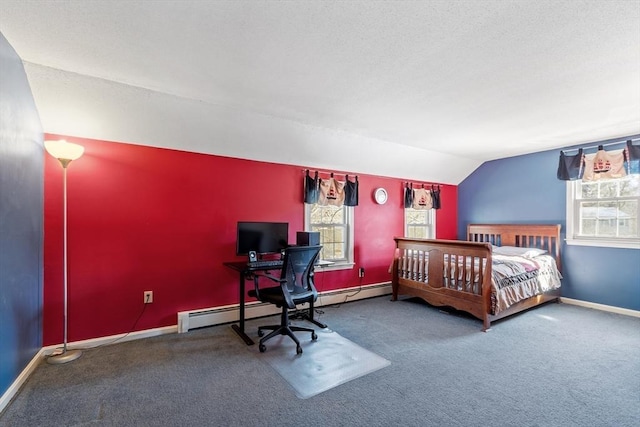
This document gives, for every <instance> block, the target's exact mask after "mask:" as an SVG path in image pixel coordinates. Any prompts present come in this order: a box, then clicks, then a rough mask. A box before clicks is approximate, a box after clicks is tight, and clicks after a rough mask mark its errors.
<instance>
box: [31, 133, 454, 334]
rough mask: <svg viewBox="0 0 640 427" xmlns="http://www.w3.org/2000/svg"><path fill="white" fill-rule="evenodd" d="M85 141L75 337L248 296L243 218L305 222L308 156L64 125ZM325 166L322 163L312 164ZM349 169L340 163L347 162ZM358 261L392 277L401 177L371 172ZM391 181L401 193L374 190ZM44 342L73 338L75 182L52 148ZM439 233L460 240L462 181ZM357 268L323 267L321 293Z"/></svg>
mask: <svg viewBox="0 0 640 427" xmlns="http://www.w3.org/2000/svg"><path fill="white" fill-rule="evenodd" d="M59 138H65V139H66V140H67V141H69V142H75V143H78V144H81V145H83V146H84V147H85V154H84V156H83V157H82V158H80V159H79V160H77V161H74V162H72V163H71V164H70V166H69V168H68V169H67V189H68V197H67V200H68V259H69V282H68V286H69V296H68V301H69V306H68V311H69V318H68V322H69V323H68V340H69V341H70V342H71V341H78V340H84V339H90V338H97V337H102V336H108V335H114V334H120V333H124V332H128V331H130V330H132V328H133V327H134V323H135V322H136V319H138V317H139V316H140V313H141V311H142V309H143V307H144V305H143V291H145V290H152V291H153V293H154V302H153V303H152V304H149V305H147V306H146V307H144V309H145V311H144V314H143V315H142V316H141V317H140V319H139V321H138V323H137V324H136V325H135V328H134V329H135V330H144V329H151V328H157V327H162V326H171V325H175V324H176V323H177V313H178V312H179V311H184V310H193V309H198V308H205V307H215V306H221V305H227V304H233V303H237V302H238V287H237V275H236V273H235V272H233V271H231V270H229V269H227V268H225V267H224V266H223V265H222V262H224V261H230V260H236V259H237V257H236V256H235V239H236V223H237V221H278V222H288V223H289V240H290V241H291V242H294V241H295V233H296V231H299V230H302V229H303V218H304V214H303V205H302V177H303V173H302V169H303V167H304V165H302V166H290V165H281V164H274V163H266V162H257V161H250V160H242V159H235V158H228V157H220V156H214V155H205V154H196V153H190V152H184V151H177V150H168V149H160V148H152V147H145V146H139V145H132V144H125V143H114V142H107V141H98V140H91V139H84V138H75V137H67V136H63V135H51V134H49V135H45V139H59ZM311 170H313V168H311ZM336 172H339V171H336ZM358 177H359V183H360V204H359V206H358V207H356V208H355V230H354V233H355V241H356V246H355V260H356V267H364V268H365V269H366V275H365V278H364V281H363V284H370V283H380V282H387V281H389V280H390V276H389V273H388V271H387V270H388V268H389V264H390V262H391V257H392V255H393V251H394V241H393V237H394V236H399V235H402V233H403V206H402V200H403V198H402V188H403V181H402V180H401V179H393V178H385V177H378V176H373V175H362V174H359V175H358ZM377 187H384V188H386V189H387V191H388V193H389V202H387V204H385V205H377V204H375V202H374V201H373V197H372V193H373V190H374V189H375V188H377ZM44 194H45V206H44V211H45V212H44V214H45V216H44V221H45V223H44V227H45V239H44V331H43V335H44V336H43V344H44V345H52V344H57V343H60V342H62V334H63V318H62V313H63V263H62V259H63V244H62V242H63V240H62V239H63V228H62V227H63V225H62V222H63V221H62V218H63V197H62V194H63V188H62V168H61V166H60V164H59V162H58V161H57V160H55V159H53V158H52V157H51V156H49V155H47V154H45V191H44ZM441 197H442V209H440V210H438V211H437V235H438V238H443V239H455V238H456V227H457V217H456V215H457V187H456V186H449V185H444V186H442V193H441ZM359 283H360V282H359V279H358V274H357V268H354V269H352V270H342V271H335V272H326V273H320V274H318V276H317V277H316V284H317V285H318V288H319V290H320V291H327V290H333V289H341V288H347V287H355V286H359Z"/></svg>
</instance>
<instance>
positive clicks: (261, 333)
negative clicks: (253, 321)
mask: <svg viewBox="0 0 640 427" xmlns="http://www.w3.org/2000/svg"><path fill="white" fill-rule="evenodd" d="M258 336H259V337H261V336H264V331H263V330H262V329H258Z"/></svg>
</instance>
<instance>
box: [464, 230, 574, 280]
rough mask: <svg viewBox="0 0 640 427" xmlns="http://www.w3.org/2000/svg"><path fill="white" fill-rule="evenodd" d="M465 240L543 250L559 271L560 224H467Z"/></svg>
mask: <svg viewBox="0 0 640 427" xmlns="http://www.w3.org/2000/svg"><path fill="white" fill-rule="evenodd" d="M467 240H468V241H470V242H485V243H491V244H492V245H496V246H518V247H523V248H539V249H544V250H545V251H547V252H549V254H551V255H553V256H554V258H555V259H556V263H557V264H558V269H559V270H560V266H561V264H560V224H469V225H468V226H467ZM561 271H562V270H561Z"/></svg>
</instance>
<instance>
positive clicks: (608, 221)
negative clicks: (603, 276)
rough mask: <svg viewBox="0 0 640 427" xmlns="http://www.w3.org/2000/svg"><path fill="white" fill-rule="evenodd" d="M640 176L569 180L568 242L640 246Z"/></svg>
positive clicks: (626, 246)
mask: <svg viewBox="0 0 640 427" xmlns="http://www.w3.org/2000/svg"><path fill="white" fill-rule="evenodd" d="M639 205H640V175H638V174H632V175H628V176H626V177H624V178H618V179H609V180H602V181H590V182H582V181H568V182H567V243H568V244H572V245H585V246H608V247H618V248H636V249H640V232H639V228H638V223H639V221H638V219H639V216H638V206H639Z"/></svg>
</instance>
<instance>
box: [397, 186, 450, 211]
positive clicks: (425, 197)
mask: <svg viewBox="0 0 640 427" xmlns="http://www.w3.org/2000/svg"><path fill="white" fill-rule="evenodd" d="M413 185H414V184H413V183H412V182H405V185H404V207H405V209H407V208H412V209H419V210H422V209H440V206H441V199H440V184H427V185H426V187H425V184H419V186H418V184H416V188H413Z"/></svg>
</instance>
